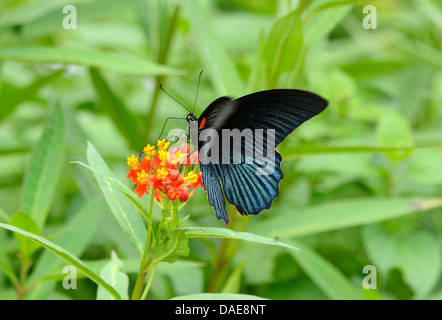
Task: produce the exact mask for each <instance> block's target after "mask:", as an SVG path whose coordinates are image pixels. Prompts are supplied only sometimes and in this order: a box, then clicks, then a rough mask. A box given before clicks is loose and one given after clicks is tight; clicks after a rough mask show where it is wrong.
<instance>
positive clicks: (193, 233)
mask: <svg viewBox="0 0 442 320" xmlns="http://www.w3.org/2000/svg"><path fill="white" fill-rule="evenodd" d="M177 230H186V235H187V236H188V237H189V238H229V239H239V240H244V241H248V242H254V243H261V244H266V245H270V246H280V247H285V248H290V249H295V250H298V248H295V247H293V246H291V245H288V244H286V243H284V242H281V241H279V240H277V239H275V238H267V237H262V236H259V235H257V234H253V233H249V232H236V231H233V230H230V229H227V228H193V227H188V228H180V229H177Z"/></svg>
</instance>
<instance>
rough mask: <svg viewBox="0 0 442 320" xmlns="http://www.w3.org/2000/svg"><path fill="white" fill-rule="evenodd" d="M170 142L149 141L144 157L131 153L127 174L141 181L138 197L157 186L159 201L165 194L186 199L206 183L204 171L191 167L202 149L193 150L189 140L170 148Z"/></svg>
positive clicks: (137, 183) (156, 198)
mask: <svg viewBox="0 0 442 320" xmlns="http://www.w3.org/2000/svg"><path fill="white" fill-rule="evenodd" d="M169 146H170V142H168V141H166V140H159V141H158V142H157V146H156V147H155V146H151V145H149V144H148V145H147V146H146V147H145V148H144V149H143V151H142V152H141V154H144V159H143V160H141V159H140V157H135V156H134V155H132V156H131V157H127V165H128V166H129V167H130V169H129V173H128V174H127V176H126V178H128V179H132V184H136V185H137V187H136V188H135V190H134V192H135V193H138V197H140V198H141V197H142V196H143V195H144V194H149V191H148V190H153V192H154V196H155V200H156V201H157V202H161V201H162V200H163V197H167V198H168V199H169V200H171V201H181V202H186V201H187V200H188V199H189V197H190V196H191V195H192V194H193V191H194V190H195V189H196V188H197V187H198V186H200V185H201V187H203V185H202V183H201V172H198V173H196V172H195V171H194V170H190V166H191V165H192V166H193V165H194V164H198V152H197V151H194V152H190V146H189V145H188V144H187V143H183V144H182V145H181V146H180V147H179V148H176V147H172V148H170V150H167V149H168V148H169ZM140 160H141V162H140Z"/></svg>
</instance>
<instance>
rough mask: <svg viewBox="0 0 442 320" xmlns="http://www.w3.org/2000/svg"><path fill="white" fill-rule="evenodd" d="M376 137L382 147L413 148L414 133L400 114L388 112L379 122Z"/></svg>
mask: <svg viewBox="0 0 442 320" xmlns="http://www.w3.org/2000/svg"><path fill="white" fill-rule="evenodd" d="M376 135H377V138H378V141H379V144H380V145H381V146H385V147H412V146H413V133H412V131H411V128H410V125H409V124H408V122H407V120H406V119H405V118H404V117H403V116H402V115H401V114H400V113H399V112H393V111H391V112H386V113H385V114H384V116H383V117H381V119H380V120H379V123H378V127H377V129H376Z"/></svg>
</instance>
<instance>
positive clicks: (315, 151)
mask: <svg viewBox="0 0 442 320" xmlns="http://www.w3.org/2000/svg"><path fill="white" fill-rule="evenodd" d="M283 148H284V149H283V153H284V161H287V160H294V159H298V158H300V157H304V156H314V155H332V154H343V153H350V154H360V153H377V152H383V153H387V152H405V151H408V152H409V151H413V150H414V148H410V147H404V146H400V147H385V146H379V147H377V146H363V145H361V146H327V145H309V144H301V145H297V146H294V147H284V146H283Z"/></svg>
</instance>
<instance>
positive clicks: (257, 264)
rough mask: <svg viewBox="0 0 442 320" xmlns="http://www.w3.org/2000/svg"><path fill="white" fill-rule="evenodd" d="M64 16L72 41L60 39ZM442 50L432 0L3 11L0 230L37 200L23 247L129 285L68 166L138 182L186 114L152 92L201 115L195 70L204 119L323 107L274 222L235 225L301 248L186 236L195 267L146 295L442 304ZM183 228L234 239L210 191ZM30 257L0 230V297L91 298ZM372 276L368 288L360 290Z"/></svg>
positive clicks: (112, 4)
mask: <svg viewBox="0 0 442 320" xmlns="http://www.w3.org/2000/svg"><path fill="white" fill-rule="evenodd" d="M66 5H73V6H74V7H75V9H76V29H65V27H66V26H72V23H74V20H72V19H73V16H72V14H73V12H72V10H67V9H66V10H67V11H65V12H63V8H64V7H65V6H66ZM366 5H374V7H375V9H376V27H377V28H376V29H366V28H364V26H363V21H364V19H368V18H367V16H368V15H369V14H371V15H372V16H371V20H370V21H368V22H369V23H373V21H374V20H373V19H374V17H373V14H374V13H373V11H372V10H371V11H370V12H367V13H364V12H363V8H364V7H365V6H366ZM63 23H65V25H63ZM64 26H65V27H64ZM441 48H442V5H441V2H440V1H437V0H434V1H430V0H427V1H425V0H421V1H406V0H397V1H395V0H388V1H356V0H354V1H348V0H342V1H332V0H312V1H302V0H300V1H294V0H292V1H291V0H278V1H270V0H260V1H253V0H217V1H205V0H180V1H178V0H177V1H172V0H166V1H155V0H130V1H118V0H84V1H80V0H70V1H66V0H49V1H48V0H32V1H26V0H9V1H8V0H1V2H0V168H1V170H0V220H1V221H0V222H2V223H11V224H14V223H15V224H19V222H17V221H15V222H14V221H11V220H14V219H11V216H12V215H13V214H15V213H16V212H18V211H23V212H24V213H25V214H30V212H32V211H33V210H36V209H35V208H34V207H32V206H30V205H29V203H36V202H37V203H38V206H39V208H38V210H40V211H41V212H44V214H43V216H44V217H43V218H42V219H41V220H40V221H36V222H35V223H36V224H37V226H29V225H28V226H27V227H28V230H29V231H32V230H33V229H32V228H33V227H38V228H37V230H38V229H40V233H41V234H42V235H43V236H44V237H45V238H47V239H50V240H52V241H54V242H55V243H58V244H60V245H61V246H63V247H64V248H66V249H68V250H70V251H71V252H73V253H75V254H76V255H77V256H79V257H81V259H82V260H84V261H86V262H87V263H88V264H89V265H91V266H92V267H93V268H95V269H96V270H97V272H98V271H99V270H100V268H101V267H102V266H103V265H104V263H105V262H107V261H108V259H109V257H110V255H111V251H112V250H114V251H115V252H116V253H117V255H118V257H119V258H120V259H121V260H122V261H123V263H124V265H123V270H124V271H126V272H127V273H128V274H129V277H130V287H132V286H133V283H134V280H135V277H136V272H138V269H137V268H138V264H137V263H138V262H137V261H138V260H137V259H139V257H138V252H137V251H136V249H135V248H134V247H133V245H132V244H131V243H130V242H129V240H128V239H127V238H126V236H125V234H124V233H123V232H122V231H121V230H120V229H119V227H118V225H117V223H116V222H115V219H114V217H113V216H112V214H111V213H110V208H109V206H108V205H107V203H106V201H105V200H104V197H103V195H102V193H101V191H100V189H99V188H98V186H97V184H96V181H95V178H94V176H93V174H92V173H91V172H90V171H88V170H86V169H85V168H83V167H80V166H78V165H75V164H71V163H69V162H70V161H84V159H85V155H86V147H87V141H90V142H92V144H93V145H94V146H95V147H96V148H97V150H98V152H99V153H100V154H101V155H102V156H103V158H104V159H105V160H106V162H107V164H108V165H109V166H110V167H111V169H112V171H113V172H114V173H115V176H116V177H117V178H118V179H119V180H121V181H124V183H127V185H128V186H129V185H130V184H129V183H128V181H125V180H126V179H125V176H126V174H127V169H128V168H127V165H126V157H127V156H130V155H131V154H138V152H139V151H140V150H141V149H142V147H143V146H145V145H146V144H147V143H150V144H153V143H155V142H156V139H157V138H158V135H159V133H160V131H161V127H162V125H163V123H164V121H165V119H166V118H167V117H171V116H172V117H185V116H186V114H187V112H186V111H185V110H184V109H183V108H182V107H181V106H179V105H178V104H177V103H176V102H174V101H173V100H172V99H170V98H169V97H168V96H166V95H165V94H164V93H163V92H162V91H161V90H159V84H161V83H162V84H164V87H165V88H166V90H167V91H168V92H169V93H171V94H172V95H173V96H174V97H175V98H176V99H178V100H179V101H181V102H182V103H183V104H185V105H186V106H188V108H192V106H193V103H194V99H195V94H196V87H197V80H198V74H199V72H200V71H201V70H203V71H204V73H203V76H202V79H201V85H200V88H199V96H198V102H197V106H196V114H197V115H199V114H200V113H201V112H202V111H203V110H204V108H205V107H206V106H207V105H208V104H209V103H210V102H212V101H213V100H214V99H216V98H217V97H219V96H221V95H229V96H231V97H232V98H236V97H239V96H241V95H245V94H247V93H250V92H254V91H258V90H264V89H270V88H298V89H305V90H309V91H312V92H315V93H317V94H319V95H321V96H323V97H325V98H326V99H327V100H328V101H329V107H328V108H327V110H326V111H325V112H323V113H322V114H321V115H319V116H317V117H315V118H314V119H312V120H311V121H309V122H307V123H305V124H304V125H302V126H301V127H300V128H298V129H297V130H296V131H295V132H294V133H293V134H292V135H290V136H289V137H288V138H287V139H286V140H285V141H284V142H283V143H282V144H281V146H280V148H279V150H280V152H281V154H282V157H283V171H284V179H283V180H282V182H281V185H280V196H279V197H278V198H277V199H276V200H275V202H274V204H273V206H272V208H271V209H269V210H267V211H264V212H262V213H261V214H260V215H259V216H253V217H239V216H236V215H235V214H232V217H233V219H231V220H232V223H231V225H230V226H229V227H230V228H232V229H235V230H238V231H247V232H251V233H256V234H259V235H263V236H269V237H276V236H277V237H279V239H280V241H284V242H287V243H289V244H292V245H294V246H297V247H299V248H301V249H302V250H301V251H299V252H297V251H293V250H291V251H290V250H286V249H283V248H279V247H273V246H272V247H267V246H260V245H257V244H246V243H242V242H236V241H234V240H228V239H223V240H219V239H218V240H205V241H200V240H196V239H195V240H191V242H190V248H191V251H190V255H189V257H187V258H185V259H182V260H180V261H178V262H176V263H174V264H167V263H164V264H161V265H160V267H159V269H158V272H157V276H156V277H155V280H154V282H153V285H152V289H151V291H150V293H149V296H148V298H150V299H169V298H172V297H175V296H182V295H190V294H198V293H203V292H219V293H221V292H222V293H226V294H230V293H246V294H251V295H256V296H259V297H264V298H270V299H360V298H362V299H428V298H431V299H441V298H442V278H441V277H440V274H441V248H442V233H441V230H442V215H441V213H442V209H441V206H442V197H441V194H442V169H441V165H442V144H441V138H442V126H441V124H442V108H441V105H442V104H441V102H442V72H441V70H442V51H441ZM60 111H61V112H60ZM172 128H182V129H185V130H186V129H187V123H186V122H185V121H169V123H168V127H167V129H172ZM42 135H43V137H44V135H47V137H51V138H50V139H49V138H47V139H43V138H42ZM43 140H44V141H45V142H44V143H42V142H41V141H43ZM39 141H40V142H39ZM42 163H43V164H42ZM39 170H40V171H41V172H42V173H41V175H40V179H39V180H38V181H37V182H35V181H31V180H32V179H33V178H29V177H35V175H33V174H32V173H31V172H32V171H39ZM41 177H43V178H41ZM30 199H31V200H30ZM32 199H34V201H33V200H32ZM35 199H39V201H35ZM145 201H146V202H148V199H146V200H145ZM180 214H181V215H182V217H183V218H184V217H186V216H187V215H189V217H188V220H186V221H185V222H184V225H188V226H216V227H222V226H223V223H222V221H218V220H217V219H216V217H215V214H214V212H213V210H212V208H211V207H210V205H209V204H208V202H207V199H206V196H205V193H204V191H202V190H198V192H197V193H196V194H195V196H194V197H193V198H192V199H191V200H190V202H189V204H188V205H186V206H185V207H184V208H183V209H182V210H181V213H180ZM19 216H20V214H18V215H16V217H19ZM15 220H19V219H18V218H16V219H15ZM26 221H27V220H26ZM22 226H23V224H22ZM19 241H20V240H19ZM19 241H17V239H16V238H15V237H14V236H13V235H12V233H10V232H9V231H6V230H4V229H0V299H16V298H17V297H19V298H27V299H36V298H38V299H95V297H96V290H97V288H96V285H95V284H94V283H93V282H92V281H90V280H87V279H80V280H79V281H78V284H77V289H76V290H65V289H63V287H62V285H61V279H63V276H64V274H63V273H62V268H63V266H64V265H66V263H65V262H63V261H61V260H60V259H58V258H57V257H56V256H54V255H52V254H51V253H49V252H47V251H45V250H44V249H38V247H36V248H33V249H32V250H31V249H30V251H28V252H30V254H29V257H27V259H28V260H29V261H30V262H29V261H28V262H29V263H28V264H27V265H26V266H25V267H24V264H23V254H24V253H23V246H22V245H21V244H20V242H19ZM275 241H277V240H275ZM28 249H29V248H28ZM367 265H372V266H374V267H375V268H376V283H375V284H376V289H366V288H364V287H363V279H364V277H366V276H367V275H370V276H372V277H373V278H374V274H373V273H370V274H367V272H365V273H364V272H363V270H364V266H367ZM23 274H26V277H25V278H24V279H23V277H22V275H23ZM79 276H81V275H79ZM14 278H17V279H19V280H18V282H19V283H20V282H22V283H26V286H24V287H26V288H27V290H26V291H25V292H19V291H17V289H16V288H14V283H13V282H14V281H13V279H14ZM370 283H371V285H374V283H373V279H372V280H370Z"/></svg>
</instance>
